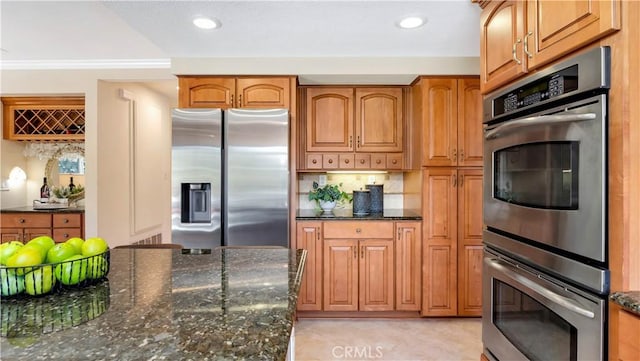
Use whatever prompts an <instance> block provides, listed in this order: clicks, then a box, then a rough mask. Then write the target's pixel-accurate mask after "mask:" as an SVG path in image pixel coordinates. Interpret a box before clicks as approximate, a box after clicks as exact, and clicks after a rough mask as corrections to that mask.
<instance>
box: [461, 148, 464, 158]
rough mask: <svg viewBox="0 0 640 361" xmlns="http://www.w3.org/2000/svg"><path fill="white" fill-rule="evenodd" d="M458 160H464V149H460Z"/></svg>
mask: <svg viewBox="0 0 640 361" xmlns="http://www.w3.org/2000/svg"><path fill="white" fill-rule="evenodd" d="M460 160H461V161H463V160H464V149H460Z"/></svg>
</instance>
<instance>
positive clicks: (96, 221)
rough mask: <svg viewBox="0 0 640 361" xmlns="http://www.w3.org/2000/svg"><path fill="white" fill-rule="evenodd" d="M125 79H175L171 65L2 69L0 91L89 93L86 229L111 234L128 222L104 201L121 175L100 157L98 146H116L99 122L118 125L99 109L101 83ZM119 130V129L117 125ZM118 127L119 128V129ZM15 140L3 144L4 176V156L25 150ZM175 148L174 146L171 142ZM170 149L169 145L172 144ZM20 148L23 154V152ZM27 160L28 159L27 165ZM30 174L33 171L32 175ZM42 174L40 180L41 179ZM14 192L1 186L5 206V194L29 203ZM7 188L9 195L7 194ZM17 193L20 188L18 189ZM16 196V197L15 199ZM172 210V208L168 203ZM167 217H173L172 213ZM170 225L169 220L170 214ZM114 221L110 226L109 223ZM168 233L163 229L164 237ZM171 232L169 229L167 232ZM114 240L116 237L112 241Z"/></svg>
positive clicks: (103, 149) (11, 93)
mask: <svg viewBox="0 0 640 361" xmlns="http://www.w3.org/2000/svg"><path fill="white" fill-rule="evenodd" d="M100 79H102V80H109V81H120V82H141V81H152V80H162V79H174V76H173V75H172V74H170V72H169V70H168V69H101V70H85V69H81V70H60V69H54V70H6V69H5V70H2V77H1V79H0V95H1V96H19V95H23V96H24V95H84V96H85V122H86V123H85V160H86V169H85V170H86V178H85V182H86V184H85V189H86V190H85V202H84V203H85V230H86V234H87V235H89V236H90V235H110V234H111V232H112V229H110V228H120V227H125V225H122V224H116V223H117V222H116V221H115V220H116V219H118V220H119V219H120V217H119V216H118V214H119V212H120V210H118V212H115V214H114V212H113V205H111V204H109V203H104V204H101V203H100V202H99V199H98V195H99V194H101V193H102V192H103V191H107V190H108V189H109V187H107V188H105V190H103V189H102V188H101V187H102V184H105V182H107V181H108V180H109V179H112V178H115V177H118V176H119V175H118V174H112V173H109V171H110V168H109V167H108V166H107V167H106V168H104V169H103V165H102V164H101V163H99V152H107V154H109V152H110V151H111V149H109V148H107V147H100V148H99V146H98V145H99V143H102V144H103V145H107V144H110V143H113V141H112V139H111V137H112V136H113V134H112V132H110V131H107V132H105V133H104V134H102V133H99V131H98V128H99V127H98V125H99V124H100V123H104V124H105V126H106V127H107V128H108V127H110V126H117V122H116V121H114V120H113V119H110V118H101V117H99V115H98V84H99V80H100ZM114 131H115V130H114ZM115 132H117V131H115ZM9 143H13V142H7V141H2V144H1V147H0V150H1V151H2V154H0V157H1V158H0V160H2V166H1V167H0V176H2V175H3V174H4V172H5V167H8V166H9V165H5V159H7V160H10V159H13V157H19V156H21V154H22V151H21V150H18V149H16V147H15V146H14V145H13V144H9ZM167 148H168V149H170V146H169V145H167ZM169 151H170V150H169ZM18 153H20V155H18ZM25 166H26V165H25ZM28 176H29V175H28ZM127 176H128V175H127ZM41 181H42V180H41V179H40V180H39V181H38V182H41ZM10 193H11V192H2V201H3V204H2V205H1V206H2V207H5V204H4V201H5V200H6V201H7V202H8V203H7V204H10V205H26V204H18V203H19V202H21V201H20V200H18V199H16V200H14V199H13V198H12V197H11V196H10ZM5 194H7V195H5ZM16 194H17V193H16ZM164 194H166V197H167V201H166V202H167V204H169V202H170V200H169V197H170V191H169V190H168V189H167V191H166V193H164ZM18 198H19V199H22V202H27V203H28V200H27V195H26V190H25V192H24V194H23V195H22V196H21V197H18ZM13 202H16V203H15V204H14V203H13ZM167 212H169V213H168V214H170V209H169V207H168V206H167ZM167 217H170V216H169V215H168V216H167ZM166 222H167V227H170V223H169V221H168V220H167V221H166ZM105 227H109V228H105ZM164 236H165V235H163V238H164ZM166 237H167V238H169V235H166ZM128 240H129V238H128V237H127V238H126V239H121V240H120V239H118V240H116V239H113V240H112V241H111V242H110V243H112V242H116V243H117V244H121V243H126V242H128ZM112 244H113V243H112Z"/></svg>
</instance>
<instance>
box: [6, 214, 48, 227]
mask: <svg viewBox="0 0 640 361" xmlns="http://www.w3.org/2000/svg"><path fill="white" fill-rule="evenodd" d="M1 217H2V218H0V219H2V227H11V228H32V227H41V228H51V214H35V213H3V214H2V216H1Z"/></svg>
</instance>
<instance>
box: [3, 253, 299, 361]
mask: <svg viewBox="0 0 640 361" xmlns="http://www.w3.org/2000/svg"><path fill="white" fill-rule="evenodd" d="M110 258H111V261H110V271H109V274H108V277H107V278H108V280H105V281H102V282H100V283H98V284H96V285H93V286H89V287H86V288H84V289H76V290H65V291H63V292H61V293H57V294H52V295H48V296H43V297H39V298H14V299H12V298H7V299H3V300H2V307H1V313H2V319H1V326H2V338H1V353H0V359H2V360H23V359H30V360H140V359H145V360H185V359H189V360H228V359H233V360H243V359H246V360H284V359H285V357H286V355H287V350H288V347H289V340H290V336H291V334H292V328H293V322H294V316H295V309H296V302H297V298H298V289H299V286H300V280H301V277H302V272H303V269H304V265H305V259H306V251H303V250H298V251H292V250H288V249H284V248H282V249H266V248H265V249H258V248H252V249H246V248H244V249H219V248H218V249H214V250H213V251H212V253H211V254H201V255H196V254H182V252H181V251H180V250H169V249H157V250H156V249H114V250H111V254H110Z"/></svg>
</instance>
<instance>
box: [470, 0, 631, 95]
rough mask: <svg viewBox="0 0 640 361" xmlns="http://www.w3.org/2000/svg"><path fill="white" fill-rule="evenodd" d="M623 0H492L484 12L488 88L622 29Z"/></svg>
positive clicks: (482, 63)
mask: <svg viewBox="0 0 640 361" xmlns="http://www.w3.org/2000/svg"><path fill="white" fill-rule="evenodd" d="M620 3H621V1H620V0H583V1H549V0H527V1H521V0H508V1H491V2H489V3H488V5H487V6H486V7H485V8H484V9H483V11H482V15H481V17H480V27H481V29H480V32H481V38H480V67H481V70H480V77H481V79H482V82H481V88H482V93H483V94H485V93H487V92H489V91H491V90H494V89H496V88H498V87H500V86H502V85H505V84H507V83H508V82H509V81H511V80H513V79H515V78H517V77H519V76H521V75H523V74H525V73H527V72H528V71H531V70H533V69H536V68H538V67H540V66H542V65H545V64H548V63H550V62H552V61H554V60H556V59H559V58H560V57H562V56H564V55H566V54H568V53H570V52H572V51H574V50H577V49H579V48H582V47H584V46H585V45H588V44H590V43H592V42H594V41H596V40H598V39H600V38H602V37H604V36H606V35H607V34H610V33H611V32H614V31H616V30H618V29H620V22H621V20H620V19H621V15H620V11H621V8H620Z"/></svg>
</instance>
